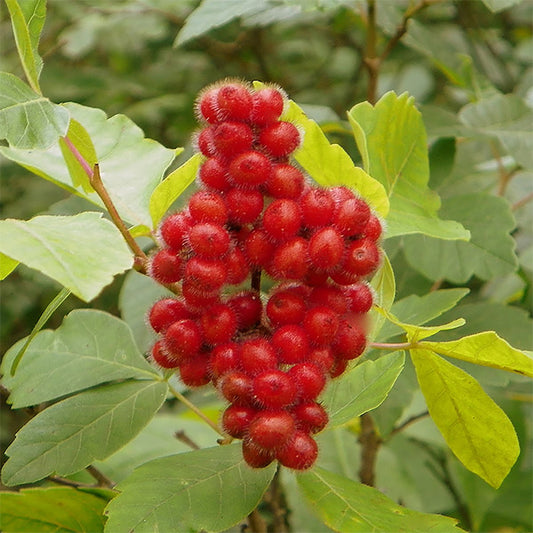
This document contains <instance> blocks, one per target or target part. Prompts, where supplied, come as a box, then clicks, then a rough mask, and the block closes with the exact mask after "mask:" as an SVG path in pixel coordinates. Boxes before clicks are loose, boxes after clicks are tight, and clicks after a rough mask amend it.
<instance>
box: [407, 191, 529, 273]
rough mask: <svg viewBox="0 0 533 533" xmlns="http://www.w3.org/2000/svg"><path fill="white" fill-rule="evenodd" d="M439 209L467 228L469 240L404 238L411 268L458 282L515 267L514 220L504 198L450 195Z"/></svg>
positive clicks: (422, 237)
mask: <svg viewBox="0 0 533 533" xmlns="http://www.w3.org/2000/svg"><path fill="white" fill-rule="evenodd" d="M442 212H443V213H444V214H446V216H449V217H450V218H453V219H454V220H459V221H460V222H461V223H462V224H463V225H464V226H465V227H466V228H468V229H469V230H470V232H471V235H472V236H471V239H470V242H458V241H456V242H443V241H441V240H437V239H431V238H429V237H425V236H418V235H415V236H409V237H406V238H405V239H404V252H405V256H406V258H407V261H408V262H409V263H410V264H411V266H412V267H413V268H415V269H416V270H418V271H419V272H421V273H422V274H424V275H425V276H427V277H428V278H430V279H433V280H437V279H447V280H450V281H451V282H453V283H458V284H459V283H464V282H466V281H468V279H470V277H471V276H473V275H476V276H478V277H480V278H481V279H485V280H489V279H491V278H493V277H495V276H502V275H504V274H508V273H509V272H513V271H514V270H515V269H516V267H517V265H518V261H517V259H516V255H515V253H514V247H515V241H514V239H513V238H512V237H511V235H510V232H511V231H512V230H513V228H514V227H515V222H514V218H513V214H512V212H511V209H510V207H509V204H508V203H507V201H506V200H504V199H503V198H500V197H496V196H493V195H489V194H485V193H474V194H465V195H461V196H453V197H452V198H448V199H446V200H445V201H444V202H443V208H442Z"/></svg>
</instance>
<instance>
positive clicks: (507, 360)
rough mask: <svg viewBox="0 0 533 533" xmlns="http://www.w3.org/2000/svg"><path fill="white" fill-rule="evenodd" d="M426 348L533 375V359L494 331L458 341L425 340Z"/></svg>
mask: <svg viewBox="0 0 533 533" xmlns="http://www.w3.org/2000/svg"><path fill="white" fill-rule="evenodd" d="M424 348H428V349H430V350H433V351H435V352H437V353H439V354H442V355H446V356H447V357H453V358H455V359H461V360H462V361H468V362H469V363H474V364H476V365H482V366H489V367H492V368H499V369H501V370H508V371H509V372H515V373H516V374H522V375H524V376H529V377H533V359H531V358H530V357H528V356H527V355H526V354H525V353H523V352H521V351H520V350H517V349H515V348H513V347H512V346H511V345H510V344H509V343H508V342H507V341H505V340H504V339H502V338H501V337H499V336H498V335H497V334H496V333H495V332H494V331H484V332H482V333H477V334H476V335H469V336H468V337H463V338H461V339H458V340H456V341H448V342H431V341H426V342H424Z"/></svg>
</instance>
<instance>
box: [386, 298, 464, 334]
mask: <svg viewBox="0 0 533 533" xmlns="http://www.w3.org/2000/svg"><path fill="white" fill-rule="evenodd" d="M469 292H470V290H469V289H465V288H458V289H444V290H439V291H433V292H430V293H428V294H425V295H424V296H418V295H416V294H411V295H410V296H407V297H406V298H403V299H402V300H399V301H397V302H395V303H394V304H393V306H392V307H391V308H390V312H391V314H392V315H394V316H395V317H396V318H398V320H400V321H401V322H403V323H405V324H414V325H417V326H419V325H422V324H425V323H426V322H429V321H430V320H433V319H434V318H437V317H439V316H440V315H442V313H444V312H445V311H448V310H449V309H451V308H452V307H454V306H455V305H456V304H457V302H458V301H459V300H461V298H464V297H465V296H466V295H467V294H468V293H469ZM401 332H402V328H401V327H400V326H397V325H396V324H394V323H392V322H390V321H389V322H386V323H385V324H384V326H383V328H382V329H381V331H380V333H379V339H380V340H386V339H388V338H390V337H392V336H394V335H397V334H399V333H401Z"/></svg>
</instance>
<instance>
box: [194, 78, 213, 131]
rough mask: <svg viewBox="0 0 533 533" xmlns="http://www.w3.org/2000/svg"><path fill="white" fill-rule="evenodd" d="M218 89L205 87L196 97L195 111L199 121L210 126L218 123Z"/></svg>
mask: <svg viewBox="0 0 533 533" xmlns="http://www.w3.org/2000/svg"><path fill="white" fill-rule="evenodd" d="M217 93H218V87H213V86H210V87H207V88H206V89H204V90H203V91H202V92H201V93H200V95H199V96H198V100H197V102H196V111H197V114H198V118H199V119H200V120H202V119H203V120H205V121H206V122H209V123H210V124H215V123H217V122H218V121H219V118H218V108H217Z"/></svg>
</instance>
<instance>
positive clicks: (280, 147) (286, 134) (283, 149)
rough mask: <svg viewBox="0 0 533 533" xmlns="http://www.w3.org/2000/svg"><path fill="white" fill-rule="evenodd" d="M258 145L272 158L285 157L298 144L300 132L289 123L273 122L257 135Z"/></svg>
mask: <svg viewBox="0 0 533 533" xmlns="http://www.w3.org/2000/svg"><path fill="white" fill-rule="evenodd" d="M259 143H260V144H261V145H262V146H263V147H264V148H265V150H266V151H267V152H269V153H270V154H271V155H272V156H274V157H285V156H288V155H289V154H291V153H292V152H294V150H296V148H298V146H299V144H300V132H299V131H298V128H297V127H296V126H295V125H294V124H291V123H290V122H283V121H279V122H274V123H273V124H271V125H270V126H267V127H266V128H265V129H264V130H263V131H261V133H260V134H259Z"/></svg>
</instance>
